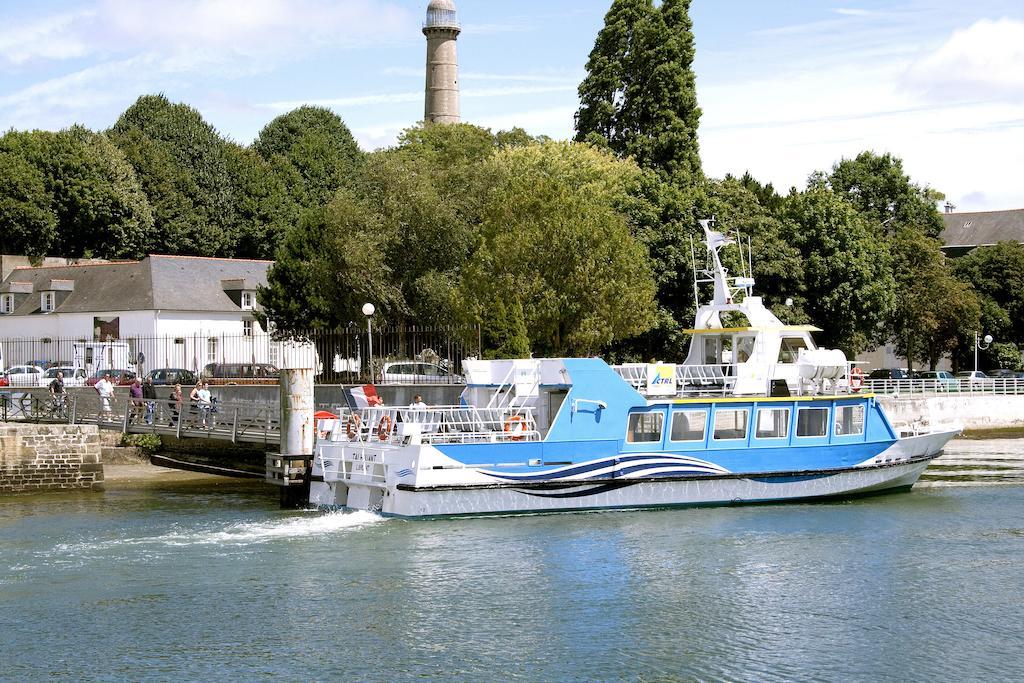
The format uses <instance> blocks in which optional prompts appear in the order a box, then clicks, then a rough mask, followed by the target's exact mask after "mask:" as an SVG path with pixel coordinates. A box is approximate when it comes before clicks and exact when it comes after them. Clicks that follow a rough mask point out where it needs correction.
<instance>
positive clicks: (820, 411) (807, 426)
mask: <svg viewBox="0 0 1024 683" xmlns="http://www.w3.org/2000/svg"><path fill="white" fill-rule="evenodd" d="M827 434H828V408H801V409H800V410H798V411H796V435H797V436H826V435H827Z"/></svg>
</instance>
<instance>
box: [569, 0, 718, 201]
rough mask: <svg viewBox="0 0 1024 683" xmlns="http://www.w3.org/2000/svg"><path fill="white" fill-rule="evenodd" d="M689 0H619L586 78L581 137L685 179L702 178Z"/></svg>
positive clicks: (580, 114) (686, 183) (683, 182)
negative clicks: (658, 0)
mask: <svg viewBox="0 0 1024 683" xmlns="http://www.w3.org/2000/svg"><path fill="white" fill-rule="evenodd" d="M689 8H690V1H689V0H663V1H662V2H661V3H660V6H658V7H655V6H654V3H653V1H652V0H615V1H614V2H613V3H612V6H611V8H610V9H609V11H608V14H607V15H606V16H605V24H604V28H602V29H601V31H600V32H599V33H598V35H597V39H596V41H595V43H594V49H593V50H592V51H591V53H590V57H589V59H588V61H587V76H586V78H585V79H584V81H583V83H581V84H580V88H579V95H580V108H579V110H578V111H577V113H576V139H577V140H578V141H586V142H590V143H592V144H596V145H597V146H601V147H605V146H606V147H608V148H610V149H612V150H613V151H615V153H616V154H619V155H620V156H631V157H633V158H634V159H635V160H636V161H637V163H638V164H640V166H641V167H643V168H650V169H653V170H655V171H657V172H658V173H659V174H660V175H661V176H662V177H663V178H664V179H667V180H669V181H671V182H672V183H674V184H676V185H679V186H689V185H693V184H695V183H697V182H699V181H700V179H701V178H702V171H701V165H700V153H699V146H698V141H697V127H698V125H699V123H700V108H699V107H698V106H697V94H696V83H695V78H694V72H693V58H694V54H695V50H694V41H693V31H692V28H693V25H692V22H691V20H690V17H689Z"/></svg>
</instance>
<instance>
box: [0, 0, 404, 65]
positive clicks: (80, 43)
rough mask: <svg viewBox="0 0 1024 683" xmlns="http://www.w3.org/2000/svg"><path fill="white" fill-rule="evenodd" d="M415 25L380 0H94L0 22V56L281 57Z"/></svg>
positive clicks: (374, 40) (366, 40) (391, 37)
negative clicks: (199, 53) (206, 54)
mask: <svg viewBox="0 0 1024 683" xmlns="http://www.w3.org/2000/svg"><path fill="white" fill-rule="evenodd" d="M417 33H418V31H417V22H416V19H415V17H414V16H413V13H412V12H411V11H410V10H408V9H406V8H403V7H399V6H397V5H394V4H391V3H388V2H382V1H380V0H176V1H174V2H167V1H162V2H138V1H137V0H96V2H95V4H94V5H92V6H91V7H90V8H89V9H87V10H83V11H81V12H76V13H66V14H56V15H50V16H44V17H42V18H40V19H37V20H34V21H30V22H27V23H23V24H21V25H12V26H9V27H6V28H3V29H0V62H2V61H7V62H10V63H13V64H22V63H25V62H28V61H31V60H62V59H68V58H73V57H82V56H87V55H99V56H109V55H112V54H128V53H133V52H138V51H146V52H157V53H161V54H188V53H191V52H193V51H195V50H203V51H206V52H217V53H219V54H220V59H221V60H222V61H237V60H243V59H250V58H253V57H264V56H272V57H275V58H281V57H282V56H288V55H291V54H293V53H294V52H295V51H299V52H302V53H305V52H308V51H309V50H310V49H311V48H315V47H317V46H322V45H329V46H331V47H334V48H337V47H342V48H354V47H361V46H366V45H371V44H381V43H389V42H396V41H404V40H410V39H411V38H410V37H415V36H416V34H417Z"/></svg>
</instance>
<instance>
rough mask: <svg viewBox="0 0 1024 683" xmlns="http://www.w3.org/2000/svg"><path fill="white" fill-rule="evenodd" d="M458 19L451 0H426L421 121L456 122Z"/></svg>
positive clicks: (457, 107)
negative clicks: (423, 96)
mask: <svg viewBox="0 0 1024 683" xmlns="http://www.w3.org/2000/svg"><path fill="white" fill-rule="evenodd" d="M460 31H461V29H460V28H459V17H458V15H456V13H455V3H454V2H453V0H430V4H429V5H427V20H426V21H425V22H423V35H425V36H426V37H427V91H426V103H425V106H424V111H423V120H424V121H426V122H427V123H458V122H459V56H458V53H457V52H456V49H455V41H456V40H457V39H458V37H459V32H460Z"/></svg>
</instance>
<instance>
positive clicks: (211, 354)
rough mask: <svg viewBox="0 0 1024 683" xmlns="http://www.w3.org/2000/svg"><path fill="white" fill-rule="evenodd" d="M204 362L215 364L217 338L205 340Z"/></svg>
mask: <svg viewBox="0 0 1024 683" xmlns="http://www.w3.org/2000/svg"><path fill="white" fill-rule="evenodd" d="M206 362H207V363H216V362H217V338H216V337H210V338H209V339H207V340H206Z"/></svg>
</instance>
